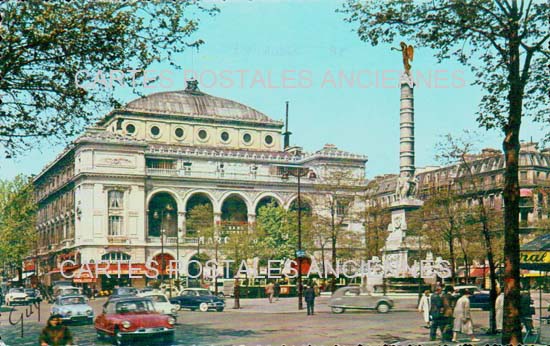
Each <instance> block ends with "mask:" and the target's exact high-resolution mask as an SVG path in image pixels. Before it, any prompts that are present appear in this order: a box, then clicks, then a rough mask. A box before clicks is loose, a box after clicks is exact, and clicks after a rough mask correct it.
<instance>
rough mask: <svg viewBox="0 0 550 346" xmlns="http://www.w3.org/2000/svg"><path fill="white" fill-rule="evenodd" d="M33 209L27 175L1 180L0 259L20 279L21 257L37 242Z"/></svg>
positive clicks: (25, 255)
mask: <svg viewBox="0 0 550 346" xmlns="http://www.w3.org/2000/svg"><path fill="white" fill-rule="evenodd" d="M35 213H36V204H35V202H34V196H33V185H32V182H31V181H30V180H29V179H28V178H27V177H25V176H22V175H18V176H17V177H15V178H14V179H13V180H11V181H8V180H0V263H3V264H4V265H5V266H10V267H12V268H16V269H17V272H18V277H19V283H21V282H22V277H23V268H22V264H23V260H24V259H25V257H27V256H28V254H29V253H31V250H32V249H34V248H35V246H36V241H37V237H38V235H37V232H36V228H35Z"/></svg>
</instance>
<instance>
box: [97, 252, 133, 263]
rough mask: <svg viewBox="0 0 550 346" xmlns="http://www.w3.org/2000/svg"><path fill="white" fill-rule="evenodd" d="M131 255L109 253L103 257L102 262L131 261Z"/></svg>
mask: <svg viewBox="0 0 550 346" xmlns="http://www.w3.org/2000/svg"><path fill="white" fill-rule="evenodd" d="M130 258H131V256H130V255H128V254H126V253H124V252H108V253H106V254H104V255H102V256H101V260H102V261H107V262H117V261H129V260H130Z"/></svg>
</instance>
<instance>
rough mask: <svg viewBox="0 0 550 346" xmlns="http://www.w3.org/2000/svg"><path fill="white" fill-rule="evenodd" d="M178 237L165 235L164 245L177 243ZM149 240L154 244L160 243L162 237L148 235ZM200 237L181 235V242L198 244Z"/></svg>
mask: <svg viewBox="0 0 550 346" xmlns="http://www.w3.org/2000/svg"><path fill="white" fill-rule="evenodd" d="M177 241H178V239H177V237H165V238H164V245H176V243H177ZM147 242H148V243H152V244H160V243H161V242H160V237H147ZM197 242H198V238H195V237H180V244H197Z"/></svg>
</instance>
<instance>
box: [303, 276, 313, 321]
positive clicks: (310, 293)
mask: <svg viewBox="0 0 550 346" xmlns="http://www.w3.org/2000/svg"><path fill="white" fill-rule="evenodd" d="M304 298H305V300H306V305H307V314H308V316H309V315H313V313H314V310H315V289H313V285H312V284H310V285H309V286H308V287H307V288H306V291H305V292H304Z"/></svg>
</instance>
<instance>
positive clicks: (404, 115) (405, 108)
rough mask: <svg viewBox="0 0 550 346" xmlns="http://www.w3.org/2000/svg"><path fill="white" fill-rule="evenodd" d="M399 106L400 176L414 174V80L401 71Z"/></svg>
mask: <svg viewBox="0 0 550 346" xmlns="http://www.w3.org/2000/svg"><path fill="white" fill-rule="evenodd" d="M399 84H400V85H401V107H400V122H399V125H400V126H399V127H400V132H399V138H400V147H399V171H400V173H401V176H408V177H412V176H414V82H413V80H412V77H411V76H410V74H408V73H403V74H402V75H401V79H400V82H399Z"/></svg>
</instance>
